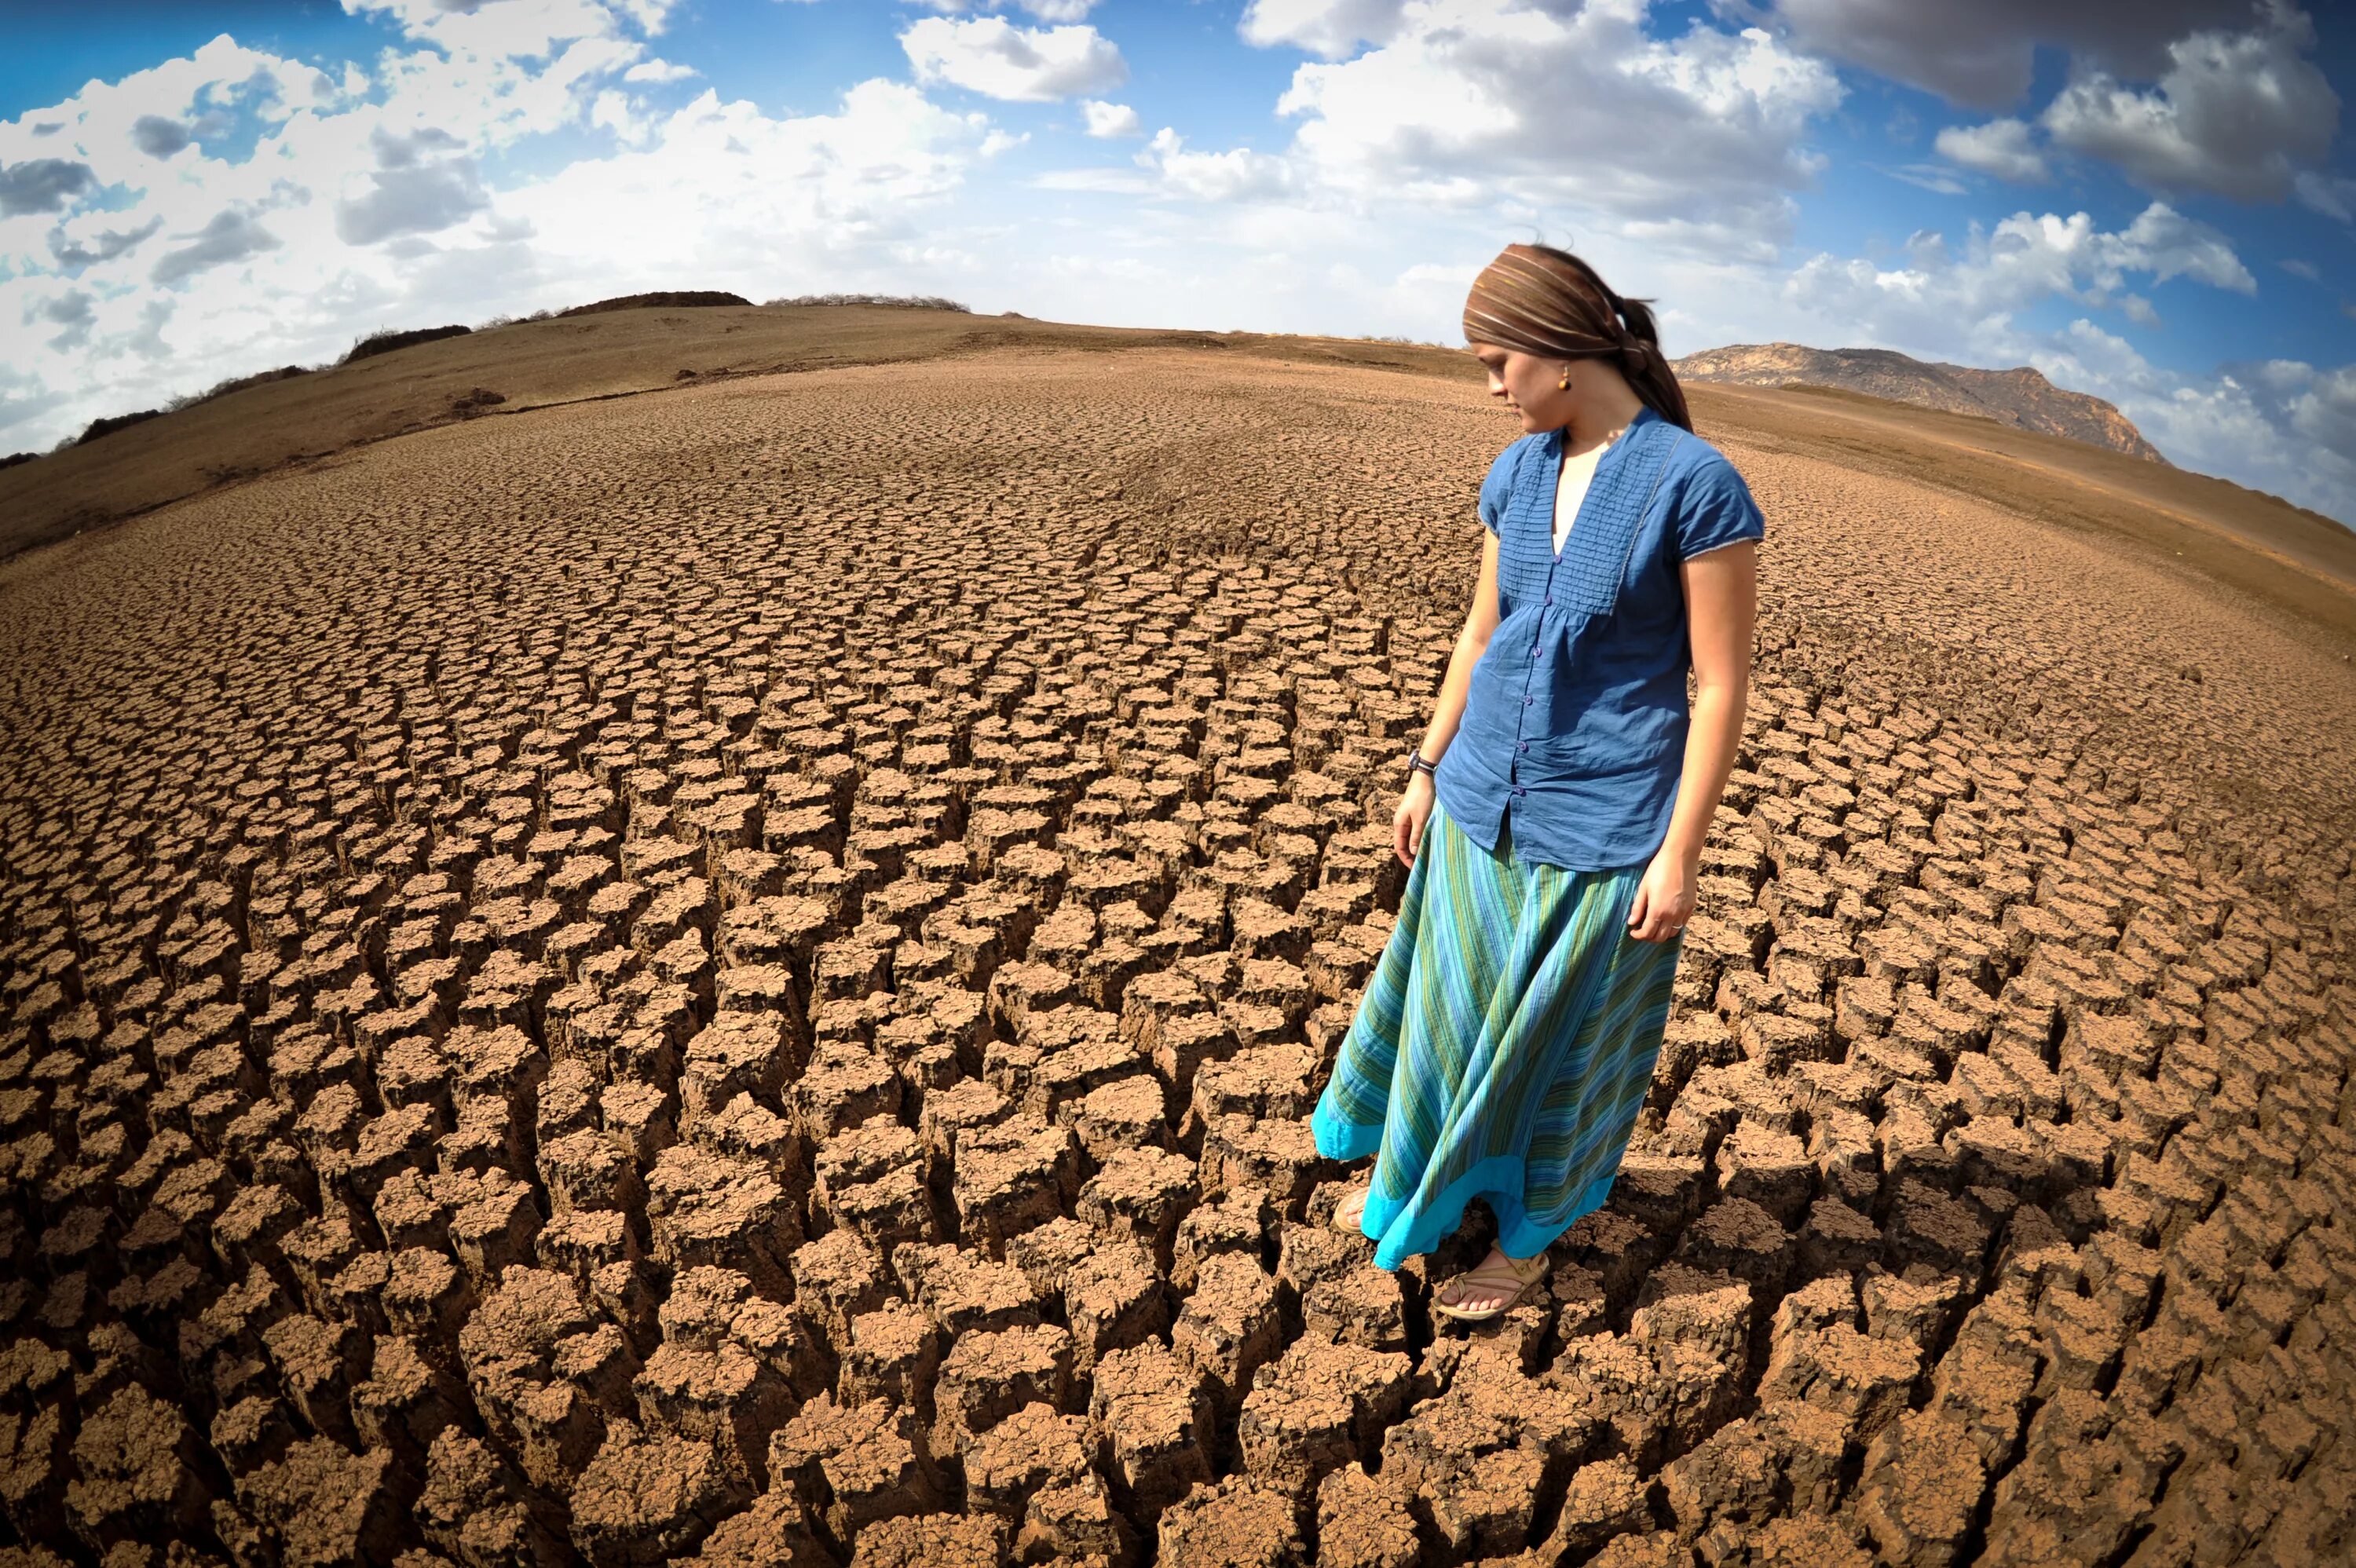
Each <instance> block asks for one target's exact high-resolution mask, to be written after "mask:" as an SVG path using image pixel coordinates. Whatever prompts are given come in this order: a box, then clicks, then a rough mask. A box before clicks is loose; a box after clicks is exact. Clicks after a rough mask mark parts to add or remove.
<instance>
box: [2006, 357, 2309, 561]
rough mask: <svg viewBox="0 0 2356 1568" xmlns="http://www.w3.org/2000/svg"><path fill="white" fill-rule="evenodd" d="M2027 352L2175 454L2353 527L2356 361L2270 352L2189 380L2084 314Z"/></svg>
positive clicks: (2056, 378)
mask: <svg viewBox="0 0 2356 1568" xmlns="http://www.w3.org/2000/svg"><path fill="white" fill-rule="evenodd" d="M2030 361H2031V363H2033V364H2035V365H2036V366H2037V368H2039V369H2040V370H2041V371H2043V372H2044V373H2045V375H2046V377H2047V378H2048V379H2051V380H2052V381H2053V382H2054V383H2055V384H2056V385H2060V386H2066V387H2069V388H2071V389H2073V390H2076V391H2082V392H2090V393H2093V394H2094V396H2096V397H2100V398H2105V399H2108V400H2110V401H2111V402H2113V403H2115V404H2116V405H2117V406H2118V410H2119V411H2120V412H2121V413H2123V414H2125V415H2126V417H2127V418H2128V419H2130V420H2132V421H2135V425H2136V429H2138V430H2140V431H2141V432H2143V434H2144V438H2145V439H2146V440H2147V441H2149V442H2150V443H2152V444H2153V445H2154V446H2156V447H2158V448H2159V450H2160V451H2161V452H2162V453H2164V454H2166V456H2167V457H2168V459H2169V461H2170V462H2172V463H2175V464H2180V465H2181V466H2183V467H2187V468H2190V469H2193V470H2195V471H2197V472H2200V473H2204V474H2219V475H2224V476H2225V477H2227V478H2229V479H2232V480H2233V481H2234V482H2235V483H2237V484H2242V485H2250V486H2251V487H2253V488H2254V489H2259V490H2265V491H2269V492H2271V493H2273V494H2275V495H2277V496H2285V497H2286V498H2287V499H2289V500H2291V501H2293V502H2295V503H2297V505H2300V506H2303V507H2312V508H2314V509H2315V510H2317V511H2319V512H2321V513H2323V514H2324V515H2325V516H2327V517H2337V518H2339V519H2340V520H2341V521H2342V522H2347V523H2351V525H2356V365H2342V366H2340V367H2339V368H2336V369H2319V368H2317V367H2315V366H2313V365H2310V364H2308V363H2307V362H2306V361H2304V360H2297V359H2272V360H2264V361H2259V362H2256V363H2252V364H2237V365H2227V366H2224V367H2222V368H2220V370H2219V371H2218V373H2217V374H2215V375H2213V376H2209V377H2201V378H2195V377H2188V376H2184V375H2180V374H2179V373H2177V372H2175V371H2172V370H2169V369H2165V368H2160V367H2158V366H2155V365H2153V364H2151V363H2150V362H2149V361H2148V360H2147V359H2145V358H2144V357H2143V356H2142V355H2140V354H2138V353H2136V350H2135V349H2134V347H2131V346H2130V345H2128V344H2127V343H2126V342H2125V341H2123V340H2122V339H2120V338H2118V337H2116V336H2113V335H2112V334H2110V333H2107V332H2104V331H2103V330H2102V329H2101V328H2100V327H2098V326H2096V325H2094V324H2093V323H2092V322H2089V321H2086V320H2084V319H2083V318H2082V319H2080V320H2077V321H2073V322H2072V323H2071V324H2070V326H2069V328H2068V329H2067V330H2066V331H2065V332H2063V333H2061V335H2059V336H2058V338H2057V339H2056V340H2055V341H2054V342H2053V343H2052V344H2051V346H2050V347H2046V348H2045V349H2043V350H2042V351H2040V352H2039V353H2036V354H2032V355H2031V356H2030Z"/></svg>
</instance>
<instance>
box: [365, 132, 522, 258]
mask: <svg viewBox="0 0 2356 1568" xmlns="http://www.w3.org/2000/svg"><path fill="white" fill-rule="evenodd" d="M369 144H370V145H371V146H372V147H373V148H374V149H375V151H376V160H377V167H376V168H375V169H374V170H372V171H370V173H369V176H368V177H369V188H368V189H367V190H365V191H363V192H360V193H359V194H357V195H354V196H351V197H346V198H344V199H343V200H340V201H338V202H337V203H336V234H337V238H338V239H340V240H343V241H344V242H345V243H346V244H349V245H373V244H376V243H377V242H378V241H380V240H391V239H393V238H395V237H397V236H401V235H412V234H432V233H434V232H436V231H438V230H440V229H447V228H449V227H450V226H451V225H452V224H454V223H461V222H464V221H465V220H466V219H468V218H471V217H473V216H474V215H475V214H476V213H477V212H480V211H481V210H483V209H484V208H487V207H488V206H489V205H490V198H489V197H487V195H485V194H484V191H483V186H482V179H481V176H480V175H479V173H478V172H477V168H476V166H475V160H474V159H473V158H471V157H468V156H466V155H465V154H464V153H463V152H461V151H459V149H463V148H464V147H465V145H466V144H465V142H463V141H462V140H460V139H459V138H458V137H456V136H455V135H453V134H451V133H449V132H447V131H444V130H443V129H441V128H440V127H438V126H433V125H426V126H421V127H420V128H419V129H418V130H416V131H414V132H412V133H410V134H408V135H405V136H404V135H396V134H392V133H387V132H386V131H385V130H384V129H383V128H382V127H381V126H380V127H378V128H377V129H376V130H374V131H373V132H371V133H369Z"/></svg>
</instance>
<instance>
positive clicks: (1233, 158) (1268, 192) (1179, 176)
mask: <svg viewBox="0 0 2356 1568" xmlns="http://www.w3.org/2000/svg"><path fill="white" fill-rule="evenodd" d="M1184 144H1185V138H1183V137H1182V136H1180V135H1179V134H1178V133H1176V132H1175V131H1173V130H1172V129H1171V128H1170V127H1169V126H1167V125H1164V126H1163V127H1162V129H1161V130H1159V131H1156V132H1155V133H1153V140H1152V141H1151V142H1149V143H1147V144H1145V150H1144V151H1142V152H1141V153H1139V154H1138V155H1137V161H1138V162H1139V163H1141V164H1143V165H1147V166H1148V167H1151V168H1153V169H1156V170H1158V171H1159V172H1160V173H1161V176H1162V186H1163V187H1164V188H1165V189H1167V190H1169V191H1171V192H1173V193H1174V194H1176V195H1179V196H1183V197H1192V198H1193V199H1194V200H1196V201H1249V200H1256V199H1264V198H1267V197H1280V196H1283V195H1285V194H1287V193H1288V192H1290V190H1291V188H1292V176H1293V171H1292V165H1290V164H1288V163H1287V162H1286V161H1285V160H1284V159H1282V158H1280V157H1274V156H1271V155H1269V154H1266V153H1255V152H1253V151H1252V150H1251V149H1250V148H1248V147H1232V148H1229V149H1228V150H1227V151H1226V152H1224V153H1190V152H1187V151H1186V150H1185V145H1184Z"/></svg>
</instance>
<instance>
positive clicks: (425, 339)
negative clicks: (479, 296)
mask: <svg viewBox="0 0 2356 1568" xmlns="http://www.w3.org/2000/svg"><path fill="white" fill-rule="evenodd" d="M474 330H475V329H474V328H473V327H471V326H419V327H412V329H410V330H409V331H407V332H372V333H370V334H369V336H366V337H363V338H360V339H359V341H357V342H355V343H354V344H353V345H352V346H351V348H350V350H349V351H348V352H347V353H346V354H345V355H344V357H342V358H341V359H338V360H337V361H336V363H337V364H338V365H348V364H350V363H352V361H354V360H355V359H367V358H370V357H374V356H376V355H379V354H390V353H391V352H392V351H393V350H394V349H396V348H412V347H416V346H417V345H418V344H421V343H434V342H438V341H440V340H441V339H443V338H444V337H464V336H466V335H467V334H468V333H470V332H472V331H474Z"/></svg>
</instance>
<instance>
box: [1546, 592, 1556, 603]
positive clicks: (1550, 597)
mask: <svg viewBox="0 0 2356 1568" xmlns="http://www.w3.org/2000/svg"><path fill="white" fill-rule="evenodd" d="M1546 602H1547V603H1549V604H1551V603H1554V595H1553V594H1551V593H1549V594H1547V596H1546Z"/></svg>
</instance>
